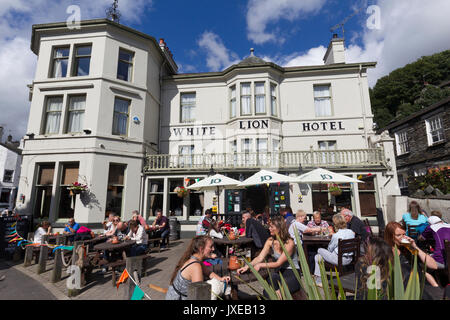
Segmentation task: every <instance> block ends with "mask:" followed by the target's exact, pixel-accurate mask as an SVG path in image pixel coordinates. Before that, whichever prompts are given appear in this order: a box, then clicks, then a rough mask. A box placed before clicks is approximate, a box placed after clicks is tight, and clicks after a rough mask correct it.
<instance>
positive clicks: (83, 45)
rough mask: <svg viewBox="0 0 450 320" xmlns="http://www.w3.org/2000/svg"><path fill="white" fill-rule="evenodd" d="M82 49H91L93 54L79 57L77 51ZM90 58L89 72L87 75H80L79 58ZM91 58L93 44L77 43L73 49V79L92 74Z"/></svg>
mask: <svg viewBox="0 0 450 320" xmlns="http://www.w3.org/2000/svg"><path fill="white" fill-rule="evenodd" d="M80 47H90V48H91V52H90V54H89V55H78V54H77V49H78V48H80ZM88 57H89V71H88V74H87V75H78V74H77V72H78V68H77V67H78V58H88ZM91 57H92V43H77V44H75V45H74V48H73V58H72V60H73V61H72V72H71V73H70V74H71V76H72V77H87V76H89V74H90V72H91Z"/></svg>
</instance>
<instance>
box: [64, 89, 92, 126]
mask: <svg viewBox="0 0 450 320" xmlns="http://www.w3.org/2000/svg"><path fill="white" fill-rule="evenodd" d="M79 97H83V98H84V109H71V100H72V99H73V98H79ZM86 97H87V95H86V94H73V95H69V96H68V99H67V117H66V120H65V121H66V125H65V128H66V129H65V133H81V132H83V127H84V116H85V114H86ZM72 113H82V114H83V120H82V125H81V128H80V129H81V131H70V115H71V114H72Z"/></svg>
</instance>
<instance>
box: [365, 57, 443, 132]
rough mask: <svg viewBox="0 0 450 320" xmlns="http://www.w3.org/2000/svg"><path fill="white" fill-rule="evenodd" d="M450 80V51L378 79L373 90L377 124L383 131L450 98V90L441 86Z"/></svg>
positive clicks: (371, 91) (408, 65)
mask: <svg viewBox="0 0 450 320" xmlns="http://www.w3.org/2000/svg"><path fill="white" fill-rule="evenodd" d="M449 80H450V50H446V51H442V52H440V53H436V54H433V55H431V56H424V57H422V58H420V59H418V60H417V61H415V62H413V63H410V64H407V65H406V66H404V67H402V68H398V69H396V70H394V71H392V72H391V73H390V74H389V75H387V76H384V77H382V78H380V79H378V81H377V83H376V84H375V86H374V87H373V89H370V100H371V104H372V110H373V114H374V122H376V123H377V125H378V127H379V128H383V127H385V126H386V125H387V124H388V123H389V122H390V121H392V120H400V119H401V118H403V117H406V116H408V115H409V114H411V113H413V112H416V111H418V110H420V109H422V108H424V107H427V106H429V105H431V104H433V103H435V102H437V101H439V100H442V99H443V98H445V97H447V96H449V95H450V89H448V88H439V87H438V85H440V84H442V83H443V82H446V81H449Z"/></svg>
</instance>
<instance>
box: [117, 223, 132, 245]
mask: <svg viewBox="0 0 450 320" xmlns="http://www.w3.org/2000/svg"><path fill="white" fill-rule="evenodd" d="M129 232H130V229H129V228H128V224H127V223H126V222H125V221H120V222H119V223H118V224H117V228H116V233H115V235H116V236H117V238H118V239H119V240H120V241H122V240H124V239H125V237H126V236H127V235H128V233H129Z"/></svg>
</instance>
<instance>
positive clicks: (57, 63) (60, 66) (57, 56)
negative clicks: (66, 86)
mask: <svg viewBox="0 0 450 320" xmlns="http://www.w3.org/2000/svg"><path fill="white" fill-rule="evenodd" d="M69 51H70V50H69V47H64V48H56V49H55V50H54V51H53V65H52V68H53V69H52V75H51V76H52V77H53V78H61V77H65V76H66V75H67V64H68V60H69Z"/></svg>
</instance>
